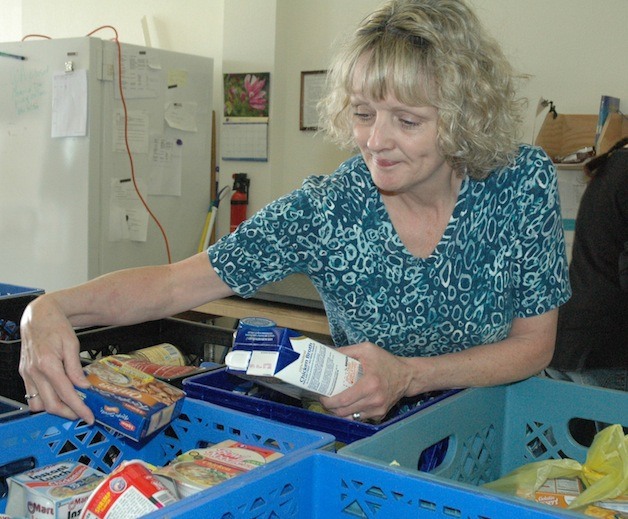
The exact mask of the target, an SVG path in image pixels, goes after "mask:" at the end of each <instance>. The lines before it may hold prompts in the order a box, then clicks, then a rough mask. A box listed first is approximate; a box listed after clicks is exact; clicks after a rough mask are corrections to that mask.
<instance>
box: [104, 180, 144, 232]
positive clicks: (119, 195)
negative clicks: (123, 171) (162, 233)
mask: <svg viewBox="0 0 628 519" xmlns="http://www.w3.org/2000/svg"><path fill="white" fill-rule="evenodd" d="M137 183H138V189H139V190H140V192H141V193H145V192H146V185H145V182H142V181H141V180H138V181H137ZM147 235H148V211H146V208H145V207H144V205H143V204H142V201H141V200H140V197H139V196H138V195H137V193H136V191H135V186H134V185H133V181H132V180H131V179H130V178H123V179H121V178H112V179H111V196H110V199H109V241H122V240H130V241H141V242H145V241H146V238H147Z"/></svg>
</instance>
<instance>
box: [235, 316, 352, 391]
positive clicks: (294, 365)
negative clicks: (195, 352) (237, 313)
mask: <svg viewBox="0 0 628 519" xmlns="http://www.w3.org/2000/svg"><path fill="white" fill-rule="evenodd" d="M225 363H226V365H227V371H228V372H230V373H233V374H235V375H238V376H241V377H244V378H250V379H253V380H255V382H258V383H260V384H262V385H265V386H268V387H271V388H272V389H275V390H277V391H280V392H282V393H285V394H287V395H290V396H293V397H295V398H302V397H304V396H305V397H311V398H317V397H318V396H320V395H324V396H333V395H336V394H338V393H340V392H341V391H344V390H345V389H347V388H349V387H351V386H352V385H353V384H355V382H357V380H358V379H359V378H360V376H361V374H362V370H361V365H360V362H359V361H357V360H356V359H353V358H351V357H348V356H347V355H344V354H343V353H340V352H339V351H337V350H336V349H334V348H331V347H329V346H326V345H324V344H321V343H320V342H318V341H315V340H314V339H311V338H309V337H305V336H304V335H302V334H300V333H298V332H296V331H294V330H290V329H289V328H280V327H278V326H276V325H275V323H274V322H273V321H271V320H269V319H263V318H246V319H242V320H241V321H240V324H239V326H238V329H237V330H236V333H235V337H234V341H233V348H232V350H231V351H230V352H229V353H228V354H227V357H226V359H225Z"/></svg>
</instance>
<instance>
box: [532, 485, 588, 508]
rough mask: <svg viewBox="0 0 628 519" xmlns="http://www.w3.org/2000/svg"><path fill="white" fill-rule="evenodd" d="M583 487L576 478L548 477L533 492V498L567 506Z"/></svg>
mask: <svg viewBox="0 0 628 519" xmlns="http://www.w3.org/2000/svg"><path fill="white" fill-rule="evenodd" d="M583 489H584V487H583V485H582V482H581V481H580V480H579V479H578V478H550V479H548V480H546V481H545V483H543V485H541V486H540V487H539V488H538V489H537V491H536V492H535V493H534V500H535V501H536V502H537V503H543V504H546V505H550V506H557V507H559V508H567V507H568V506H569V504H570V503H571V502H572V501H573V500H574V499H576V498H577V497H578V496H579V495H580V494H581V493H582V490H583Z"/></svg>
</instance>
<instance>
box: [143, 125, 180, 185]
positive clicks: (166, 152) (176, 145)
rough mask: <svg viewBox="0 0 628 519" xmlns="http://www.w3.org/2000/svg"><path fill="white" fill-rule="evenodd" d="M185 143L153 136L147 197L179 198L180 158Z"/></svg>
mask: <svg viewBox="0 0 628 519" xmlns="http://www.w3.org/2000/svg"><path fill="white" fill-rule="evenodd" d="M184 147H185V142H184V141H183V140H182V139H166V138H165V137H162V136H160V135H154V136H153V137H152V139H151V149H150V154H149V166H150V177H149V181H148V194H149V195H172V196H181V156H182V154H183V148H184Z"/></svg>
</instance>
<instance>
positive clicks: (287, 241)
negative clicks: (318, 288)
mask: <svg viewBox="0 0 628 519" xmlns="http://www.w3.org/2000/svg"><path fill="white" fill-rule="evenodd" d="M321 179H322V177H311V178H310V179H308V181H307V183H308V184H309V185H311V184H317V183H318V182H319V181H321ZM319 226H320V221H319V219H318V218H317V211H316V210H315V208H314V207H313V205H312V203H311V199H310V197H309V196H308V195H307V193H306V190H305V189H304V188H301V189H297V190H295V191H294V192H292V193H290V194H288V195H286V196H284V197H282V198H279V199H278V200H276V201H274V202H272V203H270V204H269V205H267V206H266V207H264V208H263V209H261V210H260V211H258V212H257V213H256V214H254V215H253V216H252V217H251V218H249V219H248V220H246V221H245V222H243V223H242V224H241V225H240V226H239V227H238V229H237V230H236V231H235V232H232V233H230V234H228V235H226V236H224V237H223V238H221V239H220V240H219V241H218V242H216V243H215V244H214V245H212V246H211V247H210V248H209V250H208V255H209V259H210V261H211V264H212V266H213V268H214V269H215V270H216V273H217V274H218V276H220V278H221V279H222V280H223V281H224V282H225V283H226V284H227V285H229V287H230V288H231V289H232V290H233V291H234V292H236V293H237V294H238V295H241V296H243V297H248V296H251V295H253V294H254V293H255V292H256V291H257V290H258V289H259V288H261V287H262V286H264V285H265V284H267V283H270V282H274V281H279V280H281V279H283V278H284V277H286V276H288V275H289V274H292V273H295V272H305V271H306V270H307V265H308V264H310V263H311V259H312V258H315V257H316V250H317V249H318V243H317V235H318V231H317V228H318V227H319Z"/></svg>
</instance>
